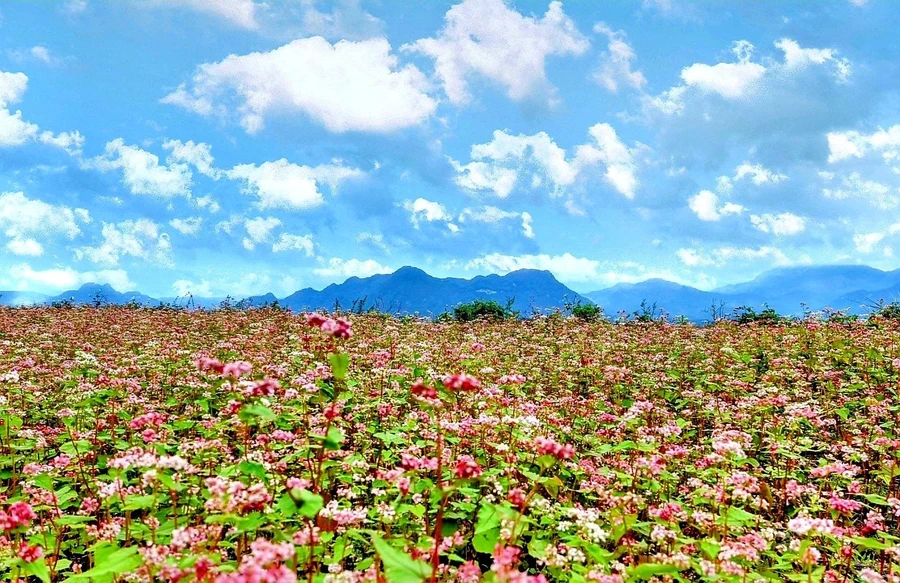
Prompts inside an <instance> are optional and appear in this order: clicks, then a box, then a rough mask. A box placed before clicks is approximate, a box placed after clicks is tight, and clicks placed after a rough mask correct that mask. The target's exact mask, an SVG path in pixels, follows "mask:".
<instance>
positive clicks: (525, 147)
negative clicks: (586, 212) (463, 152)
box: [450, 123, 639, 198]
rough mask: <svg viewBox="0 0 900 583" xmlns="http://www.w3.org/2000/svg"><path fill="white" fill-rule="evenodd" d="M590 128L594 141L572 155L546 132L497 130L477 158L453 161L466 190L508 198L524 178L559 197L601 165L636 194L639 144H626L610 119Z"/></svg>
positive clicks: (625, 191)
mask: <svg viewBox="0 0 900 583" xmlns="http://www.w3.org/2000/svg"><path fill="white" fill-rule="evenodd" d="M588 133H589V134H590V135H591V137H592V138H593V140H594V141H593V142H588V143H585V144H581V145H579V146H577V147H576V148H575V153H574V155H573V156H568V154H567V153H566V151H565V150H564V149H563V148H561V147H560V146H558V145H557V144H556V142H554V141H553V139H552V138H551V137H550V136H549V135H548V134H547V133H546V132H538V133H536V134H533V135H524V134H519V135H512V134H510V133H508V132H506V131H503V130H497V131H495V132H494V134H493V139H492V140H491V141H490V142H488V143H485V144H475V145H473V146H472V148H471V150H470V157H471V158H472V161H471V162H469V163H467V164H462V163H460V162H457V161H456V160H452V159H451V160H450V162H451V164H452V165H453V167H454V169H455V170H456V172H457V177H456V183H457V184H458V185H459V186H461V187H462V188H464V189H466V190H470V191H485V190H489V191H492V192H493V193H494V194H495V195H496V196H498V197H500V198H505V197H507V196H509V195H510V194H511V193H512V192H513V190H514V189H515V188H516V187H517V185H518V184H519V183H520V182H522V180H520V179H522V178H524V179H525V180H527V184H528V185H529V186H530V187H531V188H537V187H545V188H548V189H549V190H550V192H551V193H552V194H554V195H557V196H558V195H560V194H562V192H563V191H564V190H565V189H566V188H567V187H569V186H571V185H573V184H574V183H575V182H576V180H577V179H579V178H582V177H585V176H586V175H588V174H589V171H590V169H592V168H594V167H597V166H599V167H601V168H604V169H605V171H604V175H603V176H604V178H605V180H606V181H607V182H608V183H609V184H610V185H611V186H612V187H613V188H614V189H615V190H616V191H618V192H619V193H620V194H622V195H624V196H625V197H627V198H633V197H634V195H635V192H636V190H637V187H638V179H637V162H636V159H635V158H636V154H637V151H638V148H639V147H638V146H636V147H634V148H629V147H628V146H626V145H625V144H624V143H623V142H622V141H621V139H619V136H618V135H617V134H616V131H615V129H613V127H612V126H611V125H609V124H607V123H598V124H595V125H593V126H591V127H590V128H588Z"/></svg>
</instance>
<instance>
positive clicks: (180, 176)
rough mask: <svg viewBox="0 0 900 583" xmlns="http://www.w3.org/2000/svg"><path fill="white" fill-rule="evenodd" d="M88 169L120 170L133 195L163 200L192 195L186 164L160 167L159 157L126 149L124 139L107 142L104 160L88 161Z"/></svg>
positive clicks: (94, 159) (136, 148) (161, 165)
mask: <svg viewBox="0 0 900 583" xmlns="http://www.w3.org/2000/svg"><path fill="white" fill-rule="evenodd" d="M85 165H86V166H87V167H90V168H97V169H98V170H103V171H111V170H121V171H122V181H123V182H124V183H125V185H126V186H127V187H128V189H129V190H130V191H131V193H132V194H148V195H152V196H158V197H161V198H170V197H173V196H177V195H183V196H188V195H189V194H190V189H191V178H192V175H191V171H190V169H189V168H188V166H187V165H186V164H182V163H172V164H169V165H165V164H160V163H159V156H157V155H156V154H153V153H151V152H148V151H146V150H142V149H141V148H139V147H137V146H130V145H126V144H125V140H124V139H122V138H116V139H115V140H113V141H111V142H108V143H107V144H106V148H105V149H104V153H103V156H98V157H96V158H93V159H91V160H88V161H86V162H85Z"/></svg>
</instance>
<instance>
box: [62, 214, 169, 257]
mask: <svg viewBox="0 0 900 583" xmlns="http://www.w3.org/2000/svg"><path fill="white" fill-rule="evenodd" d="M101 235H102V236H103V241H102V242H101V243H100V245H97V246H96V247H90V246H85V247H79V248H78V249H75V257H76V259H88V260H90V261H93V262H94V263H99V264H102V265H111V266H116V265H118V264H119V261H120V260H121V259H122V258H123V257H136V258H139V259H144V260H146V261H149V262H152V263H156V264H159V265H165V266H171V265H172V256H171V252H172V244H171V242H170V240H169V235H167V234H166V233H163V232H161V231H160V230H159V226H158V225H157V224H156V223H154V222H153V221H151V220H149V219H138V220H136V221H132V220H128V221H122V222H121V223H103V228H102V229H101Z"/></svg>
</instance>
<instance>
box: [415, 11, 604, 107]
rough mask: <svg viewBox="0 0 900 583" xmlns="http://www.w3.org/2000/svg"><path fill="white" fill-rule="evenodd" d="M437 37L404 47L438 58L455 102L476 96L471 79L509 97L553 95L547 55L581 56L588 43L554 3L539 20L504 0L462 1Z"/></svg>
mask: <svg viewBox="0 0 900 583" xmlns="http://www.w3.org/2000/svg"><path fill="white" fill-rule="evenodd" d="M444 20H445V25H444V28H443V29H441V31H440V33H439V34H438V36H437V37H436V38H424V39H419V40H417V41H416V42H414V43H412V44H409V45H406V46H404V47H403V48H404V49H405V50H410V51H414V52H418V53H421V54H424V55H428V56H429V57H432V58H433V59H434V60H435V64H434V68H435V75H436V76H437V78H438V79H439V80H440V81H441V83H442V84H443V87H444V92H445V93H446V94H447V97H448V98H449V99H450V101H451V102H452V103H454V104H457V105H461V104H465V103H468V102H469V101H470V100H471V99H472V95H471V92H470V89H469V80H470V78H471V77H473V76H478V77H482V78H487V79H489V80H491V81H493V82H495V83H497V84H499V85H501V86H503V87H504V88H505V89H506V93H507V95H508V96H509V98H510V99H513V100H515V101H521V100H523V99H525V98H528V97H534V96H550V97H551V98H552V95H553V93H554V88H553V86H552V85H551V84H550V82H549V80H548V79H547V75H546V70H545V65H546V60H547V57H548V56H552V55H556V56H563V55H580V54H582V53H584V52H585V51H587V50H588V48H589V47H590V43H589V42H588V40H587V39H586V38H585V37H584V36H583V35H582V34H581V33H580V32H578V29H577V27H576V26H575V23H574V22H573V21H572V20H571V19H570V18H569V17H568V16H566V15H565V13H564V12H563V9H562V3H561V2H555V1H554V2H551V3H550V5H549V7H548V9H547V12H546V14H544V16H543V17H542V18H540V19H538V18H535V17H529V16H523V15H521V14H519V13H518V12H516V11H515V10H513V9H511V8H510V7H509V6H507V5H506V3H505V2H503V1H502V0H464V1H463V2H461V3H460V4H457V5H455V6H453V7H452V8H450V10H448V11H447V14H446V15H445V16H444Z"/></svg>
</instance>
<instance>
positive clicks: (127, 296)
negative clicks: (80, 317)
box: [44, 283, 159, 306]
mask: <svg viewBox="0 0 900 583" xmlns="http://www.w3.org/2000/svg"><path fill="white" fill-rule="evenodd" d="M44 302H45V303H48V304H52V303H54V302H72V303H74V304H76V305H84V304H93V303H95V302H100V303H108V304H128V303H131V302H134V303H137V304H140V305H143V306H152V305H158V304H159V300H157V299H154V298H151V297H150V296H147V295H144V294H142V293H140V292H136V291H130V292H120V291H116V290H115V289H113V287H112V286H111V285H109V284H108V283H104V284H99V283H86V284H84V285H83V286H81V287H80V288H78V289H71V290H68V291H64V292H63V293H61V294H59V295H56V296H52V297H49V298H47V299H46V300H44Z"/></svg>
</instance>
